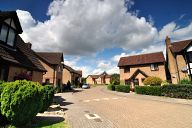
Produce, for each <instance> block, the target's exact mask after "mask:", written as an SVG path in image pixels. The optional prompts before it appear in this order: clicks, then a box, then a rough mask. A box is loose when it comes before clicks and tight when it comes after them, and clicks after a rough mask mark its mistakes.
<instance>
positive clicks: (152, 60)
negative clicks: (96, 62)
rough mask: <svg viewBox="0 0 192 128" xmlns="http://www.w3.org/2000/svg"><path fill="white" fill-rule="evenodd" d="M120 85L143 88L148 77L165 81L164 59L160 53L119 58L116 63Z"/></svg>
mask: <svg viewBox="0 0 192 128" xmlns="http://www.w3.org/2000/svg"><path fill="white" fill-rule="evenodd" d="M118 67H119V69H120V82H121V84H129V85H131V87H132V88H134V86H135V85H139V86H143V85H144V84H143V81H144V80H145V78H146V77H148V76H157V77H160V78H161V79H162V80H166V73H165V59H164V56H163V53H162V52H156V53H148V54H140V55H133V56H127V57H121V58H120V60H119V63H118Z"/></svg>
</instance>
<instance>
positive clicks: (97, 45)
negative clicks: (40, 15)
mask: <svg viewBox="0 0 192 128" xmlns="http://www.w3.org/2000/svg"><path fill="white" fill-rule="evenodd" d="M126 2H127V5H128V6H129V8H130V6H132V5H133V4H134V2H132V1H130V0H126ZM17 13H18V16H19V19H20V21H21V25H22V27H23V30H24V32H23V34H22V35H21V36H22V37H23V38H24V40H25V41H26V42H31V43H32V44H33V46H32V47H33V49H35V50H38V51H63V52H64V53H65V54H70V55H71V54H76V55H77V54H80V55H87V54H90V53H95V52H97V51H100V50H103V49H104V48H110V47H121V48H124V49H139V48H143V47H145V46H146V45H148V44H150V43H151V42H152V41H153V40H154V37H155V35H156V33H157V30H156V28H154V27H153V26H152V25H151V24H150V23H149V22H147V21H146V19H145V18H144V17H141V18H138V17H137V16H136V15H134V14H133V13H130V12H127V8H126V7H125V5H124V0H102V1H101V0H92V1H88V0H66V1H65V0H54V1H53V2H52V3H51V4H50V6H49V9H48V13H47V15H48V16H50V19H49V20H47V21H45V22H39V21H36V20H35V19H33V18H32V16H31V14H30V13H29V12H27V11H21V10H17Z"/></svg>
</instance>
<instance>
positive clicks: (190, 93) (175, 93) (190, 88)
mask: <svg viewBox="0 0 192 128" xmlns="http://www.w3.org/2000/svg"><path fill="white" fill-rule="evenodd" d="M135 92H136V93H137V94H144V95H154V96H166V97H172V98H182V99H192V85H165V86H136V87H135Z"/></svg>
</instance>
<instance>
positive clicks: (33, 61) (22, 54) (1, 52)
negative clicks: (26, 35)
mask: <svg viewBox="0 0 192 128" xmlns="http://www.w3.org/2000/svg"><path fill="white" fill-rule="evenodd" d="M0 58H1V59H3V60H4V61H6V62H9V63H13V64H17V65H20V66H23V67H26V68H30V69H33V70H39V71H46V70H45V68H44V67H43V66H42V65H41V63H40V62H39V60H38V58H37V57H36V55H35V54H34V51H33V50H31V49H30V48H29V47H27V44H26V43H25V42H24V41H23V40H22V39H21V37H20V36H19V35H18V36H17V40H16V49H11V48H8V47H6V46H3V45H2V44H1V45H0Z"/></svg>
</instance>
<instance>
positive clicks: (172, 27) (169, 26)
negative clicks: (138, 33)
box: [158, 22, 177, 41]
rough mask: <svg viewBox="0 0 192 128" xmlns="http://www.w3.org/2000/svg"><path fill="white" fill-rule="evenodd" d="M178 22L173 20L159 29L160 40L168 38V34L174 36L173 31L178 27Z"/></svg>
mask: <svg viewBox="0 0 192 128" xmlns="http://www.w3.org/2000/svg"><path fill="white" fill-rule="evenodd" d="M176 26H177V25H176V23H175V22H171V23H169V24H167V25H165V26H164V27H163V28H162V29H161V30H160V31H159V37H158V40H159V41H162V40H164V39H165V38H166V36H172V34H173V31H174V30H175V29H176Z"/></svg>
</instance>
